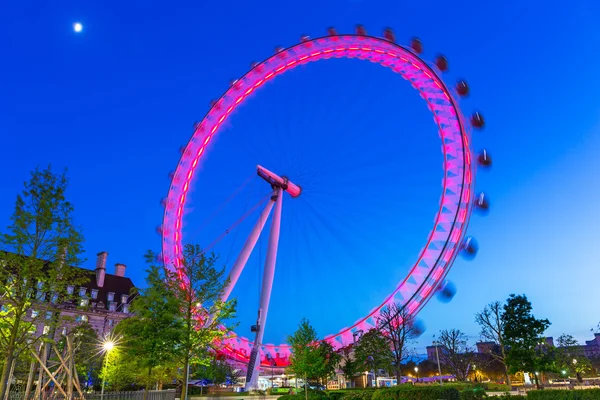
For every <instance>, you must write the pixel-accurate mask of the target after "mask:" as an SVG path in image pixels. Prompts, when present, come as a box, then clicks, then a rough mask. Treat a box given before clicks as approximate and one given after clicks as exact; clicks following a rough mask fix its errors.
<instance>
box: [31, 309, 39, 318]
mask: <svg viewBox="0 0 600 400" xmlns="http://www.w3.org/2000/svg"><path fill="white" fill-rule="evenodd" d="M37 316H38V312H37V310H31V318H35V317H37Z"/></svg>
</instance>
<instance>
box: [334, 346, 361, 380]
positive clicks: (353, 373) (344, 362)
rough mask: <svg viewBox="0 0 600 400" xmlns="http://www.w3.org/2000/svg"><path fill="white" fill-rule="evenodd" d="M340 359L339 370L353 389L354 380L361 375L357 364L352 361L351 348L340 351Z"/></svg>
mask: <svg viewBox="0 0 600 400" xmlns="http://www.w3.org/2000/svg"><path fill="white" fill-rule="evenodd" d="M340 356H341V359H340V363H339V366H340V369H341V370H342V373H343V374H344V377H345V378H346V381H349V382H350V384H351V386H352V387H354V378H356V377H357V376H359V375H360V374H361V372H362V371H361V370H360V368H359V365H358V362H357V361H356V360H355V359H354V356H353V354H352V349H351V348H348V347H347V348H344V349H343V350H342V351H341V354H340Z"/></svg>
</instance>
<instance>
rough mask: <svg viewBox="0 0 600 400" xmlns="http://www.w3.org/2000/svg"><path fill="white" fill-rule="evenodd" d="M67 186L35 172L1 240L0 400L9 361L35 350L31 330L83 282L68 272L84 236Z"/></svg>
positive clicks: (47, 171)
mask: <svg viewBox="0 0 600 400" xmlns="http://www.w3.org/2000/svg"><path fill="white" fill-rule="evenodd" d="M67 183H68V181H67V177H66V173H64V172H63V173H62V174H54V173H53V172H52V170H51V167H48V168H46V169H44V170H39V169H36V170H34V171H33V172H32V173H31V178H30V180H29V181H28V182H25V184H24V189H23V192H22V193H21V194H19V195H17V200H16V204H15V210H14V212H13V214H12V216H11V225H10V226H9V227H8V228H7V232H6V233H3V234H1V235H0V246H1V247H2V250H4V251H3V252H0V303H1V305H2V311H1V312H2V315H1V316H0V317H1V318H0V321H1V322H0V348H1V349H2V350H1V351H2V353H3V355H4V364H3V366H2V375H1V377H0V399H3V398H4V396H5V394H6V387H7V381H8V379H9V373H10V369H11V365H12V363H13V360H14V359H15V358H16V357H18V355H19V354H21V353H22V352H24V351H27V350H30V349H32V346H33V345H34V343H33V341H31V340H30V339H31V336H30V335H29V333H30V331H31V330H32V329H34V327H35V326H36V324H37V322H38V320H41V319H42V318H43V317H45V313H46V312H54V311H56V309H57V307H58V304H57V303H58V302H60V301H64V300H68V298H69V297H70V296H71V294H70V293H68V292H67V287H68V286H69V285H78V284H82V283H83V282H85V277H84V275H83V273H82V271H80V270H77V269H76V268H73V266H77V265H78V264H79V263H80V262H81V260H80V259H79V255H80V254H81V252H82V243H83V236H82V234H81V232H80V230H79V229H78V228H77V227H76V226H75V225H74V223H73V205H72V204H71V203H70V202H68V201H67V199H66V197H65V195H66V190H67ZM47 297H49V299H47ZM45 300H50V301H45ZM36 305H41V308H43V310H44V312H39V313H37V316H36V315H35V313H33V314H32V312H31V310H35V306H36ZM35 311H37V310H35Z"/></svg>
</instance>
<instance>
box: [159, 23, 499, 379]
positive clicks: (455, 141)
mask: <svg viewBox="0 0 600 400" xmlns="http://www.w3.org/2000/svg"><path fill="white" fill-rule="evenodd" d="M422 50H423V46H422V43H421V42H420V41H419V40H418V39H416V38H415V39H413V40H412V41H411V43H410V45H409V46H403V45H400V44H398V43H396V41H395V37H394V34H393V32H392V30H391V29H386V30H385V31H384V33H383V37H376V36H371V35H368V34H367V32H366V30H365V29H364V27H362V26H358V27H357V28H356V31H355V32H354V33H352V34H340V33H337V32H336V31H335V30H334V29H333V28H330V29H329V30H328V35H327V36H324V37H319V38H316V39H311V38H309V37H307V36H303V37H302V38H301V42H300V43H298V44H296V45H294V46H291V47H288V48H278V49H277V50H276V52H275V54H274V55H272V56H271V57H269V58H267V59H266V60H264V61H262V62H260V63H254V64H253V65H252V68H251V69H250V70H249V71H248V72H247V73H246V74H244V75H243V76H242V77H241V78H239V79H237V80H235V81H233V82H232V84H231V86H230V87H229V88H228V90H227V91H226V92H225V93H224V94H223V95H222V96H221V97H220V98H219V99H218V100H217V101H215V102H213V103H212V105H211V108H210V110H209V112H208V113H207V114H206V115H205V117H204V118H203V119H202V121H201V122H199V123H198V124H196V126H195V130H194V133H193V135H192V137H191V139H190V140H189V142H188V143H187V145H186V146H185V148H184V149H183V151H182V156H181V158H180V160H179V163H178V165H177V169H176V171H175V172H174V174H173V175H172V180H171V186H170V190H169V193H168V197H167V199H166V201H165V204H164V205H165V212H164V219H163V224H162V229H161V232H162V258H163V261H164V264H165V265H166V266H169V267H172V268H174V269H176V270H178V269H180V268H181V261H180V260H181V258H182V252H183V244H182V243H184V242H185V238H184V237H183V229H182V226H183V220H184V217H185V214H186V208H185V207H186V201H187V199H188V197H189V190H190V188H191V187H192V179H193V178H194V177H195V175H197V174H199V173H200V172H201V168H200V167H199V165H200V162H201V160H202V158H203V155H204V154H205V153H206V152H207V149H209V148H210V147H211V146H212V143H213V139H214V138H215V137H216V136H217V135H218V134H219V132H220V130H221V129H222V128H223V126H224V124H225V123H226V121H227V120H228V118H229V117H230V115H232V113H234V111H236V109H237V108H238V107H239V106H241V105H242V104H243V103H244V102H245V100H246V99H248V98H249V97H250V96H251V95H253V94H254V93H255V92H258V91H260V89H261V87H262V86H263V85H265V84H266V83H267V82H269V81H271V80H273V79H275V78H276V77H278V76H280V75H282V74H285V73H286V72H288V71H290V70H293V69H294V68H297V67H298V66H301V65H304V64H308V63H313V62H316V61H322V60H328V59H332V58H353V59H359V60H365V61H370V62H372V63H377V64H379V65H381V66H383V67H386V68H388V69H390V70H392V71H393V72H395V73H397V74H398V75H400V76H401V77H402V78H404V79H405V80H407V81H408V82H409V83H410V84H411V85H412V87H413V88H414V89H416V90H417V91H418V93H419V94H420V96H421V97H422V98H423V99H424V100H425V102H426V104H427V107H428V108H429V110H430V111H431V114H432V115H433V119H434V122H435V124H436V125H437V130H438V133H439V137H440V138H441V142H442V146H441V149H442V155H443V171H444V175H443V180H442V195H441V199H440V202H439V209H438V211H437V214H436V216H435V219H434V224H433V228H432V229H431V231H430V234H429V236H428V237H427V238H425V246H424V247H423V248H422V250H421V252H420V253H419V254H418V256H417V258H416V261H415V262H414V264H413V266H412V267H411V268H410V270H409V272H408V275H407V276H406V277H405V278H404V279H403V280H401V281H400V282H399V283H398V284H397V286H396V288H395V290H393V291H392V293H390V294H389V295H388V296H387V297H385V298H384V299H382V301H381V303H380V304H379V305H378V306H377V307H375V308H374V309H372V311H371V312H370V313H368V315H366V316H364V317H363V318H361V319H359V320H358V321H357V322H356V323H354V324H353V325H352V326H349V327H346V328H343V329H342V330H340V331H339V332H337V333H333V334H330V335H328V336H325V338H324V339H323V340H325V341H327V342H328V343H330V344H331V345H332V346H333V347H334V348H336V349H339V348H343V347H346V346H348V345H351V344H352V343H353V341H354V340H355V337H356V335H357V333H358V332H363V331H364V332H366V331H367V330H369V329H371V328H376V326H377V322H376V319H377V318H376V317H377V315H378V313H379V312H380V311H381V309H382V308H384V307H386V305H389V304H391V303H395V304H401V305H402V306H403V307H404V309H406V310H407V312H408V314H409V315H411V316H414V315H416V314H417V313H418V312H419V311H420V310H421V309H422V308H423V307H424V306H425V304H426V303H427V302H428V301H429V300H430V299H431V298H432V297H433V296H434V295H436V293H437V295H438V296H440V297H441V298H443V299H449V298H451V297H452V296H453V295H454V292H455V289H454V287H453V285H452V284H450V283H448V282H447V281H446V280H445V278H446V276H447V274H448V272H449V271H450V268H451V266H452V264H453V262H454V260H455V258H456V257H457V256H458V255H459V253H464V254H465V255H467V256H470V257H472V256H474V255H475V254H476V253H477V250H478V246H477V243H476V241H475V239H473V238H471V237H467V236H466V230H467V225H468V223H469V219H470V217H471V213H472V211H473V209H474V208H478V209H480V210H483V211H487V210H488V208H489V202H488V198H487V196H486V195H485V194H483V193H478V194H476V193H475V179H474V175H475V170H476V169H477V166H479V167H481V168H489V167H490V166H491V165H492V160H491V157H490V155H489V153H488V152H487V150H481V151H480V152H477V153H476V152H474V150H473V149H472V142H471V136H470V134H471V128H474V129H476V130H480V129H482V128H483V127H484V118H483V116H482V114H481V113H479V112H475V113H473V114H472V115H471V116H470V117H469V118H468V119H466V118H464V117H463V114H462V112H461V110H460V108H459V104H458V98H460V97H465V96H467V95H468V94H469V86H468V84H467V82H466V81H464V80H459V81H458V82H457V84H456V85H455V86H454V87H449V86H447V85H446V83H444V81H443V80H442V78H441V75H442V73H443V72H445V71H446V70H447V69H448V61H447V59H446V58H445V57H444V56H442V55H440V56H438V57H437V58H436V59H435V61H434V63H433V64H431V65H430V64H429V63H427V62H426V61H424V60H423V59H422V58H421V56H420V54H421V53H422ZM259 162H260V161H259ZM259 162H257V164H258V163H259ZM267 167H268V166H263V165H257V167H256V175H258V177H259V179H262V181H263V184H264V187H265V189H268V191H269V195H268V200H267V201H266V205H265V206H264V208H263V209H262V211H261V212H260V215H259V217H258V220H257V221H256V223H255V224H254V226H253V227H252V229H251V230H250V233H249V234H248V236H247V237H246V240H245V242H244V244H243V247H242V249H241V251H240V252H239V254H238V256H237V259H236V260H235V262H234V263H233V266H232V268H231V270H230V273H229V284H228V286H227V287H226V288H225V290H224V293H223V296H222V298H221V299H222V300H224V301H225V300H227V299H228V297H229V296H230V294H231V292H232V290H233V288H234V287H235V285H236V283H237V282H238V279H239V277H240V275H241V274H242V271H243V270H244V267H245V266H246V264H247V262H248V259H249V257H250V255H251V254H252V252H253V251H255V248H256V246H257V242H258V241H259V238H260V237H261V236H267V235H266V233H265V232H263V231H264V230H265V227H266V225H267V222H268V220H269V218H270V226H269V227H268V230H269V232H268V245H267V252H266V256H265V261H264V272H263V277H262V287H261V290H260V304H259V307H258V319H257V321H256V324H255V325H253V327H252V332H253V333H254V338H253V339H252V340H251V339H248V338H245V337H242V336H239V335H237V334H233V333H232V334H230V335H228V336H227V337H226V338H225V339H224V340H223V342H222V344H221V345H222V351H223V352H224V353H226V354H227V355H228V356H229V357H232V358H234V359H236V360H239V361H242V362H245V363H247V364H248V374H247V381H246V386H247V387H248V388H251V387H256V382H257V379H258V369H259V367H260V366H261V365H269V366H271V365H274V364H275V365H277V366H285V365H287V364H288V362H289V355H290V348H289V346H288V345H287V344H280V345H270V344H265V343H263V339H264V333H265V330H267V329H268V325H267V316H268V311H269V302H270V298H271V292H272V288H273V281H274V276H275V267H276V265H277V259H278V245H279V237H280V229H281V225H282V224H285V221H282V209H283V203H284V202H287V201H288V199H291V198H301V197H302V196H303V189H304V188H303V187H301V185H299V184H298V183H297V182H296V181H295V179H294V177H293V176H284V175H282V174H281V173H280V172H278V171H271V170H269V169H267ZM286 198H288V199H286Z"/></svg>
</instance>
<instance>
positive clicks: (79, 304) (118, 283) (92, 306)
mask: <svg viewBox="0 0 600 400" xmlns="http://www.w3.org/2000/svg"><path fill="white" fill-rule="evenodd" d="M107 258H108V253H107V252H105V251H104V252H101V253H98V256H97V259H96V268H95V270H93V271H92V270H89V269H84V268H81V269H82V270H83V271H85V273H87V275H88V276H89V280H88V282H87V283H86V284H85V285H82V286H75V285H72V286H68V287H67V292H68V293H69V294H70V295H72V299H71V300H69V301H66V302H64V303H63V304H61V305H60V307H59V310H60V315H61V318H60V320H64V321H72V322H68V323H67V322H65V325H67V324H68V325H72V324H78V323H84V322H87V323H88V324H89V325H90V326H91V327H92V328H93V329H94V330H95V331H96V334H97V335H98V337H100V338H102V337H105V336H106V335H108V334H109V333H110V331H112V329H113V328H114V326H115V325H116V324H117V323H119V322H120V321H122V320H123V319H125V318H127V317H129V316H130V315H131V314H130V310H129V307H130V304H131V301H132V300H133V298H132V295H131V291H132V289H133V288H134V287H135V286H134V285H133V282H132V281H131V279H129V278H127V277H126V276H125V271H126V269H127V267H126V266H125V265H124V264H116V265H115V269H114V273H113V274H107V273H106V261H107ZM36 298H37V299H38V304H37V307H33V308H31V309H30V310H29V312H28V316H29V317H31V318H36V317H37V321H38V324H37V326H36V330H35V334H36V335H42V334H46V333H48V331H49V329H50V328H49V324H48V325H47V324H44V321H45V320H50V319H52V318H53V315H52V312H49V311H45V309H44V303H45V302H48V301H52V299H51V298H50V295H49V294H47V293H37V294H36ZM40 313H45V318H40V315H39V314H40ZM42 317H43V316H42ZM65 317H66V318H65ZM68 328H69V327H68V326H63V327H58V329H57V331H56V333H55V334H56V335H60V334H61V333H64V332H65V331H66V330H67V329H68ZM32 333H33V332H32Z"/></svg>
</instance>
